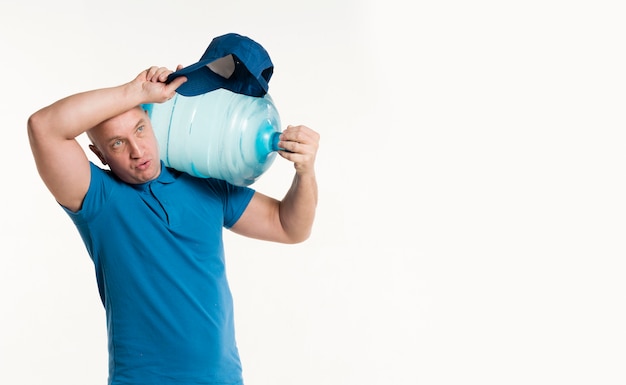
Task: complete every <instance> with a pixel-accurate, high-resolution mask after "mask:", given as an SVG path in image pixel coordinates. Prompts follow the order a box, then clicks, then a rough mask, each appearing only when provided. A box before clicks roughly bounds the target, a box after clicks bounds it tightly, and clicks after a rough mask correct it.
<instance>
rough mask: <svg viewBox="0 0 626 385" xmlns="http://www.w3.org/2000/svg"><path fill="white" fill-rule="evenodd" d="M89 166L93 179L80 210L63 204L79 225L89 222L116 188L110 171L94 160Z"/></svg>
mask: <svg viewBox="0 0 626 385" xmlns="http://www.w3.org/2000/svg"><path fill="white" fill-rule="evenodd" d="M89 166H90V168H91V180H90V182H89V189H88V190H87V194H86V195H85V199H84V200H83V205H82V206H81V208H80V210H78V211H76V212H73V211H71V210H69V209H67V208H66V207H63V206H61V207H63V209H64V210H65V212H66V213H67V214H68V215H69V216H70V218H72V221H74V223H76V224H77V225H79V224H82V223H86V222H89V221H90V220H91V219H92V218H94V217H95V216H96V215H97V214H98V212H99V211H100V210H101V209H102V207H103V206H104V205H105V203H106V201H107V199H108V197H109V196H110V194H111V192H112V191H113V189H114V183H113V180H112V177H111V176H110V175H109V173H110V171H107V170H103V169H101V168H100V167H98V166H96V165H95V164H93V162H89Z"/></svg>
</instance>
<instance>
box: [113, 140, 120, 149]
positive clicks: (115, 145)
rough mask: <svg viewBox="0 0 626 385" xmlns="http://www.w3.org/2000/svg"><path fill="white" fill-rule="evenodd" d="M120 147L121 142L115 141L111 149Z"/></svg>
mask: <svg viewBox="0 0 626 385" xmlns="http://www.w3.org/2000/svg"><path fill="white" fill-rule="evenodd" d="M121 146H122V141H121V140H116V141H115V142H113V148H119V147H121Z"/></svg>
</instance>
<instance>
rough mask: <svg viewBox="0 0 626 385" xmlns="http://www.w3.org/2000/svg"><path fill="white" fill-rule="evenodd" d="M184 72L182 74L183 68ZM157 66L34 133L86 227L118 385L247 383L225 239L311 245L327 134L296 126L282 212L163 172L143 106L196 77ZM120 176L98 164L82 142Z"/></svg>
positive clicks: (35, 127) (73, 99)
mask: <svg viewBox="0 0 626 385" xmlns="http://www.w3.org/2000/svg"><path fill="white" fill-rule="evenodd" d="M179 69H180V67H179ZM171 73H172V72H171V71H170V70H168V69H166V68H158V67H151V68H149V69H148V70H145V71H143V72H141V73H140V74H139V75H138V76H137V77H136V78H135V79H134V80H132V81H131V82H129V83H126V84H123V85H120V86H116V87H111V88H103V89H97V90H92V91H87V92H83V93H79V94H75V95H71V96H69V97H67V98H64V99H61V100H59V101H57V102H55V103H53V104H51V105H50V106H47V107H45V108H43V109H41V110H39V111H37V112H36V113H34V114H33V115H32V116H31V117H30V119H29V121H28V134H29V139H30V144H31V148H32V151H33V155H34V158H35V162H36V164H37V168H38V171H39V174H40V175H41V178H42V179H43V181H44V183H45V184H46V186H47V187H48V189H49V190H50V192H51V193H52V195H53V196H54V197H55V199H56V200H57V202H58V203H59V204H60V205H61V206H62V207H63V208H64V210H65V211H66V212H67V213H68V215H69V216H70V217H71V218H72V220H73V221H74V223H75V225H76V227H77V228H78V230H79V232H80V234H81V236H82V238H83V241H84V242H85V246H86V248H87V250H88V251H89V254H90V256H91V258H92V259H93V262H94V266H95V270H96V278H97V282H98V289H99V292H100V296H101V299H102V302H103V304H104V306H105V309H106V316H107V329H108V340H109V384H111V385H120V384H133V385H140V384H151V385H155V384H177V385H185V384H213V383H219V384H222V385H226V384H233V385H235V384H242V383H243V380H242V376H241V365H240V361H239V355H238V352H237V347H236V343H235V337H234V326H233V311H232V298H231V293H230V290H229V287H228V283H227V281H226V274H225V267H224V255H223V244H222V233H221V231H222V228H223V227H226V228H229V229H230V230H232V231H233V232H235V233H238V234H241V235H244V236H247V237H253V238H257V239H261V240H266V241H274V242H281V243H297V242H302V241H304V240H305V239H307V238H308V236H309V234H310V231H311V227H312V224H313V220H314V216H315V209H316V205H317V182H316V177H315V171H314V162H315V156H316V153H317V148H318V142H319V135H318V134H317V133H316V132H315V131H313V130H311V129H309V128H307V127H305V126H288V127H287V128H286V129H285V130H284V131H283V133H282V134H281V136H280V142H279V143H278V145H279V146H280V148H282V149H284V151H280V152H279V154H280V156H282V157H283V158H285V159H287V160H289V161H291V162H293V164H294V167H295V176H294V179H293V183H292V185H291V187H290V189H289V191H288V192H287V193H286V195H285V196H284V198H283V199H282V200H281V201H278V200H276V199H273V198H270V197H268V196H266V195H263V194H261V193H259V192H256V191H254V190H252V189H251V188H248V187H237V186H233V185H230V184H228V183H226V182H224V181H219V180H215V179H201V178H194V177H192V176H190V175H188V174H185V173H181V172H177V171H175V170H172V169H168V168H166V167H164V166H163V164H162V162H161V161H160V160H159V152H158V145H157V140H156V138H155V136H154V132H153V130H152V126H151V122H150V119H149V118H148V115H147V114H146V112H145V111H143V110H142V109H141V108H140V107H138V106H140V105H142V104H145V103H161V102H164V101H166V100H168V99H170V98H171V97H173V95H174V93H175V91H176V89H177V88H178V87H179V86H181V85H182V84H183V83H184V82H185V81H187V78H186V77H184V76H179V77H176V78H175V79H173V80H171V82H169V83H168V82H167V79H168V75H170V74H171ZM85 132H86V133H87V134H88V136H89V138H90V139H91V141H92V144H91V145H90V149H91V150H92V151H93V152H94V153H95V154H96V155H97V156H98V158H99V159H100V160H101V161H102V163H103V164H104V165H108V167H109V169H110V171H107V170H104V169H102V168H100V167H97V166H96V165H94V164H93V163H91V162H90V161H89V160H88V158H87V156H86V154H85V152H84V151H83V150H82V147H81V146H80V144H79V143H78V142H77V141H76V137H77V136H79V135H81V134H82V133H85Z"/></svg>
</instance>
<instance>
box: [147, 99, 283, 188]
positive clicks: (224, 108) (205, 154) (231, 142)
mask: <svg viewBox="0 0 626 385" xmlns="http://www.w3.org/2000/svg"><path fill="white" fill-rule="evenodd" d="M144 108H145V109H146V110H147V111H148V115H149V116H150V120H151V121H152V126H153V129H154V133H155V135H156V137H157V140H158V142H159V151H160V156H161V160H163V162H164V163H165V165H166V166H168V167H171V168H174V169H176V170H178V171H183V172H186V173H188V174H191V175H193V176H197V177H201V178H209V177H210V178H217V179H222V180H225V181H228V182H230V183H232V184H235V185H238V186H248V185H250V184H252V183H254V181H256V180H257V179H258V178H259V177H260V176H261V175H262V174H263V173H264V172H265V171H266V170H267V169H268V168H269V167H270V166H271V164H272V162H273V161H274V158H275V157H276V152H275V151H277V150H278V137H279V135H280V132H281V131H280V117H279V115H278V111H277V110H276V107H275V106H274V102H273V101H272V98H271V97H270V96H269V94H266V95H265V96H263V97H253V96H248V95H243V94H238V93H235V92H232V91H229V90H225V89H217V90H215V91H211V92H207V93H205V94H201V95H198V96H182V95H180V94H176V95H175V96H174V97H173V98H172V99H170V100H169V101H167V102H165V103H160V104H147V105H144Z"/></svg>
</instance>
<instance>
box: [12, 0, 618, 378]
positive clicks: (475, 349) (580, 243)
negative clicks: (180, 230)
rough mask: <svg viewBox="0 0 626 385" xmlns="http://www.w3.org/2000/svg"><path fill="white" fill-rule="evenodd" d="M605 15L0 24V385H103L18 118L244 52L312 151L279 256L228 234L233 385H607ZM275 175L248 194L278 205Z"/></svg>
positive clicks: (127, 12) (543, 5) (202, 12)
mask: <svg viewBox="0 0 626 385" xmlns="http://www.w3.org/2000/svg"><path fill="white" fill-rule="evenodd" d="M621 3H622V2H620V1H603V0H594V1H584V0H582V1H556V0H542V1H534V0H530V1H516V2H514V1H486V0H479V1H459V0H456V1H454V0H449V1H429V2H426V1H418V2H409V1H406V2H400V1H399V0H385V1H383V0H370V1H360V0H359V1H357V0H349V1H335V0H317V1H314V2H313V1H312V2H308V3H300V2H292V1H285V0H267V1H252V0H248V1H236V0H233V1H229V2H211V1H158V0H153V1H121V0H109V1H99V2H87V1H69V0H61V1H43V0H31V1H19V2H17V1H15V2H9V1H4V0H3V1H2V3H1V5H0V44H1V46H0V52H1V53H2V62H1V66H2V67H1V68H2V74H1V76H2V96H1V98H2V101H1V103H0V108H1V113H0V116H1V118H2V121H3V123H2V139H3V140H2V147H1V148H0V170H1V173H0V175H2V179H3V181H2V188H1V189H0V194H1V195H0V197H1V202H2V211H1V213H2V214H1V218H2V219H1V221H0V225H1V226H2V228H1V232H0V255H1V258H0V312H1V313H0V315H1V316H0V383H2V384H11V385H18V384H20V385H21V384H28V385H31V384H32V385H39V384H64V385H68V384H105V382H106V375H107V366H106V365H107V355H106V335H105V319H104V311H103V309H102V306H101V304H100V302H99V298H98V295H97V289H96V284H95V277H94V273H93V266H92V264H91V261H90V260H89V257H88V255H87V253H86V251H85V248H84V246H83V244H82V242H81V240H80V238H79V236H78V232H77V231H76V230H75V228H74V227H73V225H72V223H71V221H70V219H69V218H68V217H67V216H66V214H65V213H63V212H62V210H61V209H60V208H59V207H58V206H57V205H56V203H55V202H54V200H53V199H52V197H51V195H50V194H49V193H48V192H47V190H46V189H45V187H44V185H43V183H42V182H41V181H40V179H39V177H38V174H37V172H36V169H35V165H34V162H33V160H32V156H31V153H30V149H29V146H28V140H27V136H26V120H27V118H28V116H29V115H30V114H31V113H32V112H34V111H36V110H37V109H39V108H41V107H43V106H45V105H47V104H49V103H52V102H53V101H55V100H57V99H59V98H61V97H64V96H66V95H68V94H71V93H75V92H79V91H83V90H87V89H92V88H99V87H107V86H113V85H118V84H121V83H124V82H126V81H129V80H131V79H132V78H134V77H135V76H136V74H138V73H139V72H140V71H141V70H143V69H144V68H147V67H148V66H151V65H164V66H168V67H171V68H173V67H175V66H176V65H177V64H179V63H180V64H183V65H189V64H192V63H194V62H195V61H197V60H198V59H199V58H200V56H201V55H202V53H203V52H204V49H205V48H206V47H207V46H208V44H209V42H210V41H211V39H212V38H213V37H215V36H218V35H221V34H224V33H227V32H237V33H240V34H243V35H247V36H249V37H251V38H253V39H254V40H256V41H258V42H259V43H261V44H262V45H263V46H264V47H265V48H266V49H267V50H268V51H269V53H270V55H271V57H272V60H273V62H274V64H275V72H274V76H273V78H272V80H271V82H270V94H271V95H272V97H273V98H274V100H275V102H276V104H277V107H278V109H279V112H280V113H281V119H282V121H283V123H284V124H285V125H286V124H306V125H309V126H310V127H312V128H314V129H316V130H317V131H319V132H320V134H321V137H322V140H321V147H320V150H319V154H318V162H317V172H318V175H319V186H320V201H319V209H318V216H317V220H316V224H315V229H314V233H313V235H312V237H311V238H310V240H309V241H307V242H306V243H303V244H300V245H292V246H286V245H277V244H271V243H262V242H259V241H253V240H248V239H242V238H240V237H236V236H233V235H232V234H230V233H228V234H226V235H225V237H226V247H227V257H228V273H229V276H230V280H231V285H232V290H233V292H234V296H235V306H236V312H237V319H236V324H237V333H238V341H239V347H240V352H241V357H242V361H243V365H244V377H245V380H246V383H247V384H248V385H266V384H267V385H281V384H284V385H294V384H300V385H307V384H315V385H319V384H324V385H334V384H337V385H339V384H341V385H370V384H380V385H387V384H394V385H405V384H420V385H421V384H424V385H435V384H481V385H484V384H499V385H500V384H604V385H606V384H624V383H626V370H625V369H624V362H626V328H625V327H624V325H626V310H625V300H626V298H625V297H626V280H625V278H624V277H625V276H626V262H625V261H624V258H625V257H626V253H625V252H626V245H625V242H624V233H625V231H626V203H625V198H626V183H625V178H624V166H625V165H626V163H625V161H626V156H625V152H624V140H625V139H626V134H625V128H626V125H625V116H626V110H625V108H624V107H625V101H626V87H625V86H626V55H625V50H624V47H625V43H626V41H625V40H626V24H625V23H624V20H625V19H626V13H625V12H624V10H623V9H621V8H620V5H621ZM291 176H292V168H291V165H290V164H289V163H288V162H286V161H284V160H282V159H277V160H276V161H275V163H274V165H273V166H272V168H270V170H268V172H267V173H266V174H265V175H263V176H262V177H261V179H260V180H259V181H258V182H257V183H256V184H255V185H254V187H255V188H257V189H258V190H260V191H262V192H265V193H267V194H269V195H273V196H276V197H279V198H280V197H281V196H282V194H284V192H285V191H286V189H287V187H288V186H289V183H290V181H291Z"/></svg>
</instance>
